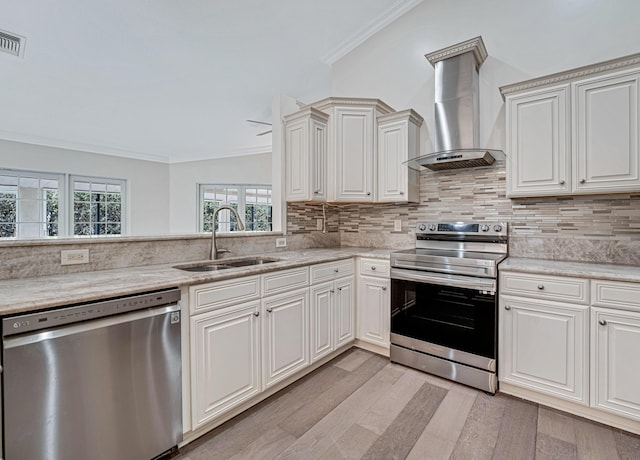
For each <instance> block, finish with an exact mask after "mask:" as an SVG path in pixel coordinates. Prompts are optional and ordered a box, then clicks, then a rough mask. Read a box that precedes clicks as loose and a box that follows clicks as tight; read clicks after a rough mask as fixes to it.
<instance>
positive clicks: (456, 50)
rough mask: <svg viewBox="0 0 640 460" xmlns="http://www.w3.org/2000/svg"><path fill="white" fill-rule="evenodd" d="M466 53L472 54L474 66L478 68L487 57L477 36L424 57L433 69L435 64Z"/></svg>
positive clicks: (482, 43)
mask: <svg viewBox="0 0 640 460" xmlns="http://www.w3.org/2000/svg"><path fill="white" fill-rule="evenodd" d="M468 52H473V56H474V57H475V58H476V64H477V65H478V67H480V66H481V65H482V63H483V62H484V61H485V59H487V56H488V53H487V49H486V48H485V46H484V42H483V41H482V37H480V36H478V37H475V38H471V39H469V40H466V41H464V42H461V43H456V44H455V45H451V46H447V47H446V48H442V49H440V50H438V51H434V52H432V53H428V54H425V55H424V57H426V58H427V60H428V61H429V62H430V63H431V65H432V66H434V67H435V65H436V63H437V62H440V61H443V60H445V59H449V58H452V57H455V56H459V55H461V54H464V53H468Z"/></svg>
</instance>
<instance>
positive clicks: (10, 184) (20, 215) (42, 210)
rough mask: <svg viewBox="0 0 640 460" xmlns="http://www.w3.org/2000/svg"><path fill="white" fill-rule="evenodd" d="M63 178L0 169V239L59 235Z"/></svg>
mask: <svg viewBox="0 0 640 460" xmlns="http://www.w3.org/2000/svg"><path fill="white" fill-rule="evenodd" d="M63 188H64V175H62V174H49V173H40V172H33V171H15V170H8V169H0V238H47V237H55V236H59V235H61V234H62V233H61V227H62V226H61V220H60V209H61V207H62V203H61V196H62V194H61V191H62V190H63Z"/></svg>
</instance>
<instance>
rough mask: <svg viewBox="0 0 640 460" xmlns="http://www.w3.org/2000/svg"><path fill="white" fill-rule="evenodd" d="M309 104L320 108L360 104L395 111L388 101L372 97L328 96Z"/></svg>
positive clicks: (380, 109)
mask: <svg viewBox="0 0 640 460" xmlns="http://www.w3.org/2000/svg"><path fill="white" fill-rule="evenodd" d="M309 106H310V107H313V108H315V109H318V110H327V109H330V108H331V107H333V106H359V107H363V106H364V107H375V108H376V109H377V110H378V111H379V112H381V113H383V114H385V113H391V112H395V110H394V109H393V108H392V107H391V106H390V105H388V104H387V103H386V102H383V101H381V100H380V99H370V98H354V97H327V98H325V99H321V100H319V101H316V102H313V103H311V104H309ZM309 106H305V107H303V109H305V108H306V107H309Z"/></svg>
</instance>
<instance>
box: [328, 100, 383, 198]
mask: <svg viewBox="0 0 640 460" xmlns="http://www.w3.org/2000/svg"><path fill="white" fill-rule="evenodd" d="M335 114H336V121H335V123H336V136H335V143H336V152H335V155H336V199H337V200H338V201H372V200H373V190H372V188H373V184H372V182H373V172H374V171H373V158H374V152H373V109H356V108H338V109H336V112H335Z"/></svg>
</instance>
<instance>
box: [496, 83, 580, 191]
mask: <svg viewBox="0 0 640 460" xmlns="http://www.w3.org/2000/svg"><path fill="white" fill-rule="evenodd" d="M568 93H569V87H568V85H564V86H560V87H555V88H549V89H544V90H540V91H532V92H528V93H526V94H519V95H516V96H513V97H508V98H507V120H508V122H507V124H508V127H509V128H508V130H507V146H508V152H509V156H508V157H507V170H508V173H507V191H508V195H509V196H528V195H537V196H541V195H565V194H567V193H570V192H571V182H570V164H571V163H570V154H571V149H570V144H569V141H570V139H569V137H568V136H567V133H568V126H569V120H568V114H569V112H568V110H567V100H568Z"/></svg>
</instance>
